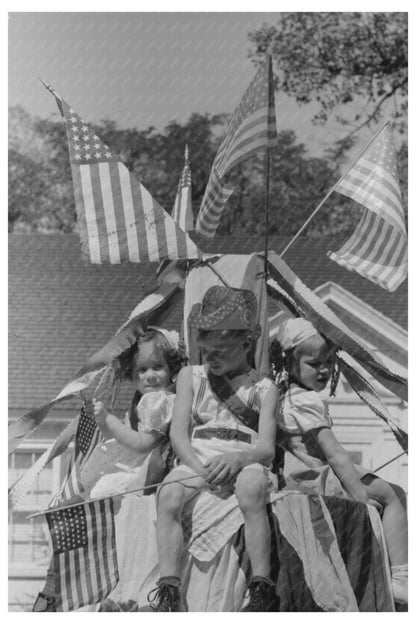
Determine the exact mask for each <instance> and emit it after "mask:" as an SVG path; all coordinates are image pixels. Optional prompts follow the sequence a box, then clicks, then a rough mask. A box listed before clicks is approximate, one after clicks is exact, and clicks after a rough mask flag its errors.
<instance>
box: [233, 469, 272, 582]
mask: <svg viewBox="0 0 416 624" xmlns="http://www.w3.org/2000/svg"><path fill="white" fill-rule="evenodd" d="M235 493H236V496H237V500H238V504H239V506H240V509H241V511H242V513H243V516H244V525H245V526H244V535H245V541H246V549H247V553H248V556H249V558H250V563H251V568H252V574H253V577H255V576H261V577H265V578H268V579H269V578H270V548H271V536H270V526H269V522H268V518H267V512H266V500H267V495H268V481H267V477H266V475H265V474H264V473H263V472H262V471H261V470H257V469H255V468H250V466H249V467H247V468H245V469H244V470H242V471H241V472H240V474H239V475H238V477H237V480H236V485H235Z"/></svg>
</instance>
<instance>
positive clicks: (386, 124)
mask: <svg viewBox="0 0 416 624" xmlns="http://www.w3.org/2000/svg"><path fill="white" fill-rule="evenodd" d="M389 123H390V122H388V121H387V122H386V123H385V124H384V126H383V127H382V128H380V130H379V131H378V132H377V134H375V135H374V137H373V138H372V139H371V141H370V142H369V143H368V145H367V146H366V147H365V148H364V149H363V150H362V151H361V152H360V154H359V155H358V156H357V158H356V159H355V160H354V161H353V163H352V164H351V165H350V166H349V167H348V169H347V170H346V171H345V173H343V174H342V176H341V177H340V179H339V180H338V181H337V182H336V183H335V184H334V185H333V186H332V188H331V189H330V190H329V191H328V193H327V194H326V195H325V197H324V198H323V200H322V201H321V202H320V203H319V205H318V206H317V207H316V208H315V210H314V211H313V213H312V214H311V215H310V216H309V217H308V218H307V219H306V221H305V223H304V224H303V225H302V227H301V228H300V229H299V230H298V231H297V233H296V234H295V235H294V237H293V238H292V240H291V241H290V242H289V243H288V244H287V245H286V247H285V248H284V249H283V251H282V253H281V254H279V255H280V257H283V256H284V255H285V253H286V252H287V251H288V249H290V247H291V246H292V245H293V243H294V242H295V240H296V239H297V238H298V236H299V235H300V234H301V233H302V232H303V230H304V229H305V228H306V227H307V225H309V223H310V222H311V221H312V219H313V217H314V216H315V215H316V213H317V212H318V210H320V209H321V208H322V206H323V205H324V203H325V202H326V200H327V199H328V197H329V196H330V195H332V193H333V192H334V191H335V189H336V187H337V186H338V184H339V183H340V182H341V180H343V179H344V178H345V177H346V176H347V174H348V173H349V172H350V171H351V169H352V168H353V167H354V165H355V164H356V162H357V161H358V160H359V159H360V158H361V156H362V155H363V154H364V153H365V152H366V151H367V150H368V148H369V147H370V145H371V144H372V143H374V141H375V140H376V138H377V137H378V135H379V134H380V133H381V132H382V131H383V130H384V128H385V127H386V126H388V124H389Z"/></svg>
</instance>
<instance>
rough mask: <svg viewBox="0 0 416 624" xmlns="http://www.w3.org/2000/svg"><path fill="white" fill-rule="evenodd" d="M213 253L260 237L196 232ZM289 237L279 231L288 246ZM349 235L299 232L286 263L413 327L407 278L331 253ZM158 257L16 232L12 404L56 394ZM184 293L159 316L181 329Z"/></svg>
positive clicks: (110, 330)
mask: <svg viewBox="0 0 416 624" xmlns="http://www.w3.org/2000/svg"><path fill="white" fill-rule="evenodd" d="M193 238H194V240H195V241H196V242H197V243H198V244H199V245H200V247H201V249H203V250H204V251H206V252H207V253H231V254H232V253H236V254H237V253H245V254H247V253H252V252H254V251H262V250H263V249H264V239H262V238H260V237H253V238H238V239H234V238H232V237H222V238H220V237H219V238H215V239H213V240H209V241H207V240H206V239H201V238H199V237H196V236H193ZM288 240H289V239H287V238H283V237H273V238H271V239H270V240H269V248H270V249H272V250H273V251H276V252H279V251H281V250H282V249H283V248H284V247H285V245H286V244H287V242H288ZM341 243H342V241H340V240H339V239H338V240H337V239H334V238H326V239H322V238H320V239H311V238H299V239H298V240H297V241H296V243H295V244H294V246H293V247H292V248H291V249H290V250H289V251H288V253H287V254H286V255H285V257H284V259H285V261H286V262H287V263H288V264H289V265H290V267H291V268H292V269H293V270H294V271H295V273H296V274H297V275H298V276H299V277H300V279H302V280H303V281H304V282H305V283H306V284H307V285H308V286H309V287H310V288H311V289H315V288H317V287H318V286H320V285H322V284H324V283H327V282H328V281H333V282H336V283H338V284H339V285H340V286H342V287H343V288H344V289H346V290H347V291H350V292H351V293H352V294H354V295H355V296H356V297H358V298H360V299H362V300H363V301H364V302H365V303H366V304H368V305H370V306H372V307H373V308H374V309H375V310H377V311H378V312H380V313H382V314H383V315H385V316H386V317H388V318H389V319H391V320H392V321H393V322H394V323H396V324H398V325H400V326H401V327H403V328H407V283H405V284H402V285H401V286H400V287H399V288H398V290H396V292H394V293H388V292H387V291H384V290H382V289H381V288H379V287H378V286H376V285H374V284H372V283H371V282H369V281H368V280H366V279H364V278H362V277H360V276H359V275H357V274H355V273H350V272H349V271H347V270H345V269H343V268H341V267H339V266H338V265H337V264H336V263H334V262H332V261H330V260H329V259H328V258H327V257H326V251H327V250H328V249H337V248H338V247H339V246H340V245H341ZM157 266H158V265H157V263H150V264H129V263H126V264H121V265H105V266H102V265H92V264H89V263H88V262H85V261H84V260H83V259H82V257H81V250H80V243H79V239H78V236H77V235H75V234H49V235H42V234H12V235H10V236H9V407H10V408H12V409H16V410H29V409H31V408H32V407H34V406H39V405H41V404H43V403H45V402H46V401H48V400H50V399H52V398H53V397H54V396H55V395H56V394H57V393H58V392H59V391H60V390H61V388H62V387H63V386H64V385H65V384H66V383H67V382H68V380H69V379H70V378H71V377H72V376H73V374H74V372H75V371H76V370H77V369H78V368H79V367H80V366H81V365H82V363H83V362H84V361H85V360H86V359H87V358H88V357H89V356H90V355H92V353H94V352H95V351H96V350H97V349H99V348H100V347H101V346H102V345H103V344H104V343H105V342H107V341H108V340H109V338H111V336H112V335H113V334H114V333H115V332H116V330H117V329H118V328H119V327H120V325H121V324H122V323H124V322H125V321H126V320H127V318H128V316H129V314H130V312H131V310H132V309H133V308H134V307H135V306H136V304H137V303H138V301H140V300H141V299H142V298H143V296H144V295H145V294H146V293H147V292H148V291H150V290H152V289H153V288H155V286H156V279H155V274H156V268H157ZM181 315H182V294H180V295H178V296H176V300H174V301H173V303H172V305H171V307H170V308H169V312H168V313H165V314H164V315H163V318H161V319H160V324H161V325H162V324H163V326H164V327H166V328H168V329H173V328H176V329H177V328H179V326H180V323H181V320H182V319H181Z"/></svg>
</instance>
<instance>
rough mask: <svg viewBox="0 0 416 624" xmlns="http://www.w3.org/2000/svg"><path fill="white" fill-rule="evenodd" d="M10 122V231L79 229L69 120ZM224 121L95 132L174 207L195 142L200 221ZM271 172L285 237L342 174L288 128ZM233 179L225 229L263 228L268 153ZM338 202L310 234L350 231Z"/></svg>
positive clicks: (275, 220)
mask: <svg viewBox="0 0 416 624" xmlns="http://www.w3.org/2000/svg"><path fill="white" fill-rule="evenodd" d="M10 119H11V122H10V129H11V136H10V145H11V146H12V147H11V149H10V152H9V231H40V232H49V231H61V232H70V231H73V230H74V229H75V228H76V223H75V206H74V199H73V189H72V180H71V170H70V164H69V156H68V148H67V143H66V137H65V130H64V127H63V124H62V122H60V121H59V122H57V121H52V120H49V119H32V120H31V119H30V117H29V116H28V115H27V114H26V113H24V111H22V109H20V108H17V109H11V110H10ZM225 121H226V117H225V116H224V115H214V116H210V115H199V114H193V115H191V117H190V118H189V120H188V121H187V122H186V123H184V124H179V123H178V122H171V123H170V124H168V125H167V126H166V128H165V129H164V131H163V132H157V131H156V130H155V128H153V127H150V128H148V129H146V130H142V131H139V130H136V129H133V128H130V129H119V128H118V127H117V125H116V123H115V122H113V121H110V120H105V121H103V122H102V123H101V124H99V125H95V126H94V131H95V132H96V134H97V135H98V136H100V137H101V138H102V139H103V141H104V142H105V143H107V144H108V145H109V146H110V148H111V149H112V150H113V151H115V152H116V153H118V154H119V156H120V158H121V160H122V161H123V162H124V163H125V165H126V166H127V167H128V169H129V170H130V171H132V172H133V173H134V174H135V175H136V176H137V178H138V179H139V180H140V181H141V182H142V184H144V186H145V187H146V188H147V189H148V190H149V191H150V193H151V194H152V195H153V196H154V197H155V199H156V200H157V201H158V202H159V203H160V204H161V205H162V206H163V207H164V208H165V209H167V211H168V212H170V211H171V209H172V207H173V203H174V198H175V194H176V190H177V185H178V180H179V177H180V175H181V172H182V167H183V154H184V148H185V145H186V144H188V146H189V152H190V156H191V164H192V200H193V206H194V212H195V215H194V216H195V218H196V216H197V212H198V210H199V207H200V204H201V201H202V198H203V194H204V191H205V187H206V184H207V182H208V178H209V174H210V170H211V165H212V162H213V160H214V158H215V154H216V151H217V149H218V145H219V142H220V141H221V136H222V134H223V132H224V124H225ZM22 124H23V125H24V129H23V130H22ZM28 138H29V140H28ZM270 172H271V176H270V218H269V227H270V233H272V234H273V233H276V234H286V235H288V234H292V233H294V232H296V231H297V229H298V228H299V227H300V226H301V225H302V224H303V222H304V221H305V219H306V218H307V216H308V215H309V214H310V213H311V212H312V210H313V209H314V208H315V206H316V205H317V203H319V201H320V200H321V199H322V197H323V195H324V194H325V193H326V191H327V190H328V188H329V186H330V185H331V184H333V181H334V180H335V178H336V176H337V175H338V171H337V167H336V166H335V167H334V166H333V164H329V163H328V162H327V161H326V160H324V159H320V158H311V157H310V156H309V155H308V153H307V150H306V148H305V146H304V145H302V144H300V143H297V141H296V135H295V133H294V132H293V131H288V130H286V131H282V132H280V133H279V140H278V146H277V147H276V148H275V149H274V151H273V154H272V157H271V165H270ZM227 182H228V184H229V185H230V186H232V187H233V188H234V193H233V195H232V196H231V198H230V200H229V201H228V202H227V205H226V209H225V211H224V215H223V218H222V220H221V224H220V228H219V233H220V234H235V235H237V234H246V235H247V234H252V233H256V234H261V233H263V232H264V228H265V216H264V214H265V186H266V184H265V159H264V153H262V152H261V151H260V152H259V153H257V154H255V155H254V156H252V157H251V158H249V159H247V160H246V161H244V162H243V163H242V164H240V165H239V166H238V167H236V168H235V169H234V170H233V171H231V173H230V175H229V177H228V180H227ZM333 204H335V205H336V206H337V207H338V208H337V210H336V211H335V214H336V215H337V217H336V218H332V219H331V220H330V224H328V218H327V215H326V213H325V212H322V214H321V215H319V216H318V217H317V218H316V219H314V221H313V223H312V224H311V227H310V228H309V233H316V234H317V233H319V232H323V231H325V232H342V231H345V230H346V229H351V218H350V211H347V212H346V213H345V214H344V212H345V211H342V210H341V212H339V206H340V205H342V198H340V197H338V198H337V199H336V200H334V202H333ZM325 215H326V216H325Z"/></svg>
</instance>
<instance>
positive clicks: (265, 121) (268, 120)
mask: <svg viewBox="0 0 416 624" xmlns="http://www.w3.org/2000/svg"><path fill="white" fill-rule="evenodd" d="M276 131H277V128H276V119H275V118H274V115H273V116H270V115H269V109H268V108H264V109H260V110H258V111H256V112H255V113H253V114H252V115H250V117H249V118H248V119H246V120H245V121H243V122H242V124H241V125H240V128H239V130H238V131H237V132H236V134H235V135H234V137H231V138H230V140H229V141H228V142H227V144H226V145H224V148H223V149H222V150H221V148H220V151H219V152H218V154H219V161H218V173H219V175H220V176H223V175H225V174H226V173H228V171H230V170H231V169H232V168H233V167H234V166H235V165H237V164H238V163H239V162H241V161H242V160H243V159H244V158H247V152H248V151H250V152H252V151H255V150H257V149H259V148H261V147H264V146H265V144H269V143H270V144H271V145H275V141H274V138H275V136H276Z"/></svg>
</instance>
